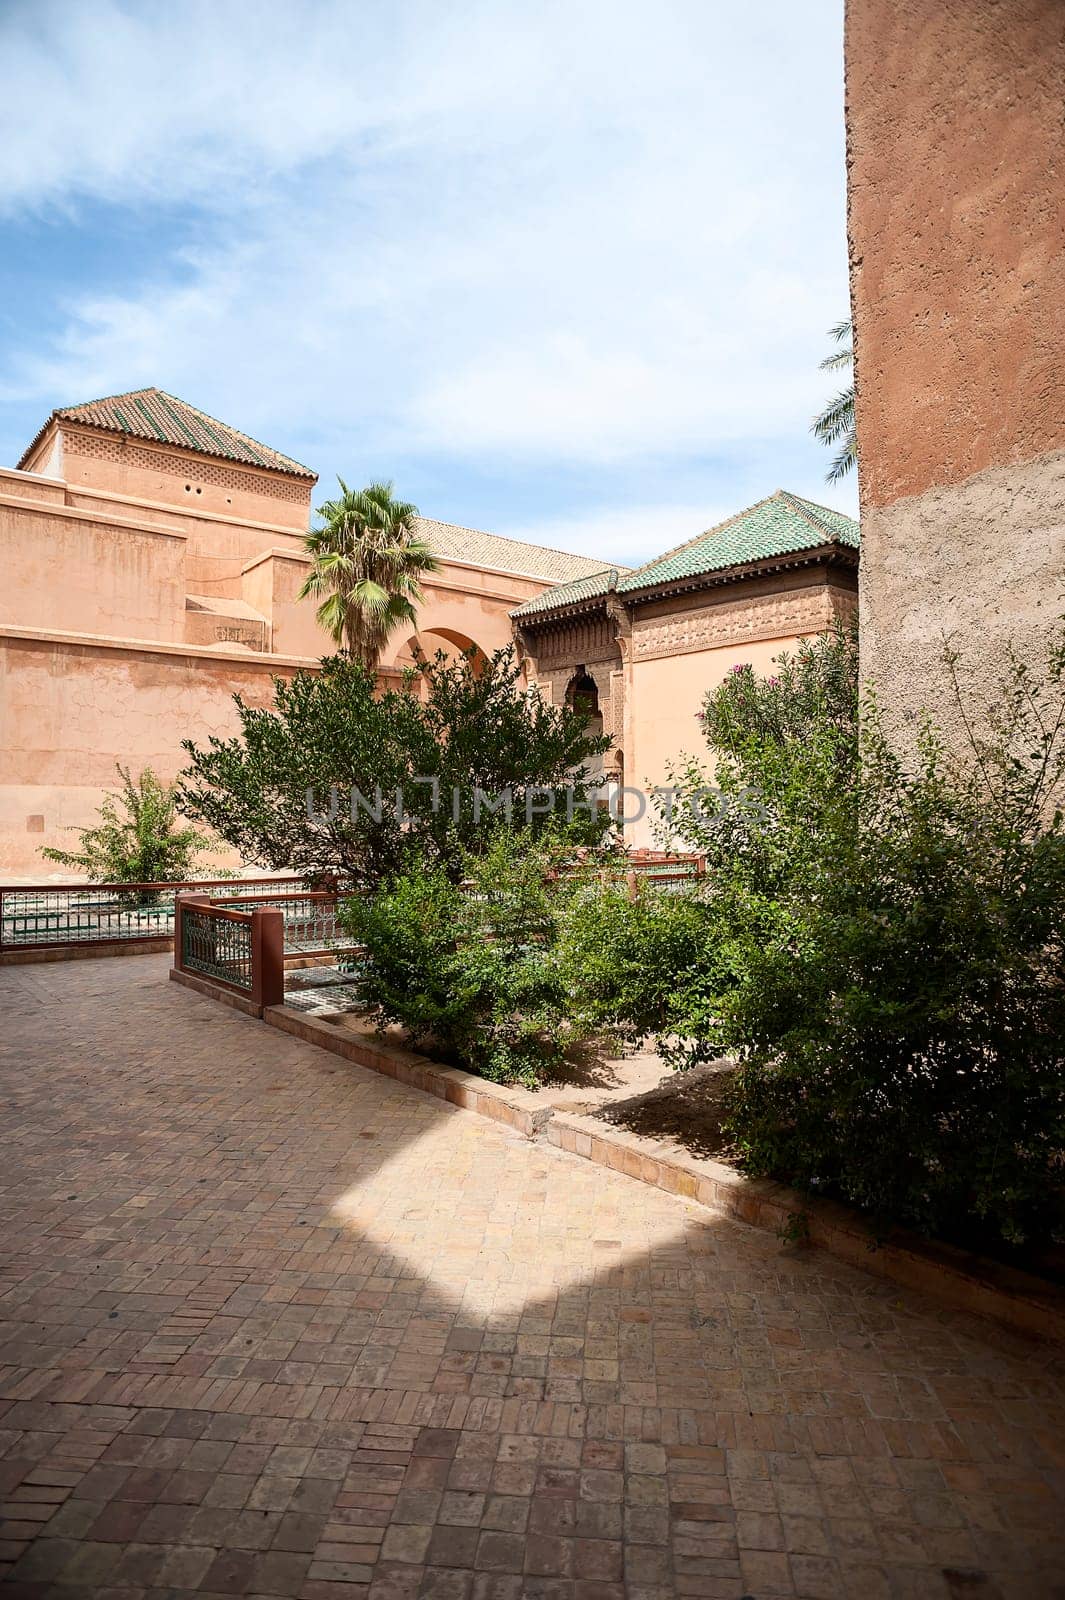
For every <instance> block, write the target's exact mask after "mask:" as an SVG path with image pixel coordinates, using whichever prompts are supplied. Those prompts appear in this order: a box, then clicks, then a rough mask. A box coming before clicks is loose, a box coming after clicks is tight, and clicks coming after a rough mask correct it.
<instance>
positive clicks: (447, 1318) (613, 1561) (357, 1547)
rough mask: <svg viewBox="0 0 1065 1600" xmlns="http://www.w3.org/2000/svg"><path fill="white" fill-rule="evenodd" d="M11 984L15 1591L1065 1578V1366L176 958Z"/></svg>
mask: <svg viewBox="0 0 1065 1600" xmlns="http://www.w3.org/2000/svg"><path fill="white" fill-rule="evenodd" d="M42 974H43V976H42ZM0 1002H2V1003H3V1007H4V1017H5V1027H4V1030H3V1036H2V1040H0V1076H2V1117H3V1130H4V1144H3V1150H4V1162H3V1165H2V1167H0V1512H2V1516H3V1519H4V1520H3V1524H2V1527H0V1574H2V1576H3V1579H4V1581H5V1585H6V1587H5V1593H9V1594H11V1595H12V1596H13V1597H15V1600H17V1597H19V1596H24V1597H27V1600H46V1597H47V1600H53V1597H54V1600H79V1597H84V1596H97V1597H104V1600H137V1597H141V1596H144V1597H148V1596H158V1597H162V1596H169V1597H171V1600H174V1597H182V1596H191V1595H198V1596H207V1597H210V1596H231V1595H250V1596H261V1597H267V1596H278V1597H285V1596H288V1597H295V1600H363V1597H366V1600H414V1597H421V1596H436V1597H441V1600H443V1597H447V1600H521V1597H525V1596H529V1597H541V1600H621V1597H626V1596H627V1597H631V1600H667V1597H670V1596H674V1595H694V1596H710V1597H714V1596H717V1597H724V1600H740V1597H741V1596H744V1595H749V1596H755V1597H757V1600H775V1597H784V1596H789V1597H801V1600H836V1597H841V1600H849V1597H850V1596H859V1597H860V1600H906V1597H914V1600H917V1597H920V1600H925V1597H928V1596H931V1597H936V1596H941V1597H944V1600H948V1597H959V1596H971V1597H976V1600H1029V1597H1039V1600H1042V1597H1047V1596H1054V1595H1059V1596H1060V1595H1065V1459H1063V1458H1065V1426H1063V1424H1065V1405H1063V1384H1062V1370H1061V1366H1060V1362H1059V1359H1058V1358H1057V1357H1056V1356H1055V1354H1054V1352H1052V1351H1051V1350H1049V1349H1048V1348H1044V1347H1039V1346H1037V1345H1034V1344H1028V1343H1025V1342H1023V1341H1021V1340H1019V1339H1017V1338H1013V1337H1011V1336H1008V1335H1006V1334H1004V1333H999V1332H996V1331H995V1330H994V1329H992V1328H991V1327H990V1326H989V1325H984V1324H981V1323H979V1322H978V1321H976V1320H974V1319H967V1318H963V1317H959V1316H956V1315H950V1314H946V1313H943V1312H940V1311H937V1310H936V1309H935V1308H934V1307H932V1306H930V1305H928V1304H927V1303H924V1302H922V1301H920V1300H918V1299H916V1298H915V1297H909V1296H906V1295H904V1294H901V1293H900V1291H899V1290H898V1289H896V1288H893V1287H891V1286H889V1285H885V1284H883V1283H881V1282H879V1281H877V1280H874V1279H872V1278H867V1277H866V1276H865V1275H863V1274H862V1273H860V1272H857V1271H852V1270H850V1269H848V1268H846V1267H844V1266H842V1265H840V1264H838V1263H836V1262H833V1261H832V1260H831V1259H830V1258H828V1257H826V1256H823V1255H821V1254H819V1253H817V1252H813V1251H810V1252H799V1253H792V1252H787V1251H784V1250H782V1249H781V1247H780V1246H779V1244H778V1243H777V1241H775V1240H774V1239H772V1238H770V1237H768V1236H766V1235H765V1234H760V1233H757V1232H755V1231H754V1230H750V1229H746V1228H744V1227H742V1226H740V1225H738V1224H736V1223H732V1222H729V1221H726V1220H724V1219H721V1218H717V1217H715V1216H713V1215H712V1214H710V1213H707V1212H705V1211H702V1210H700V1209H699V1208H697V1207H694V1206H691V1205H689V1204H687V1203H685V1202H683V1201H680V1200H677V1199H674V1198H672V1197H670V1196H668V1195H665V1194H662V1193H660V1192H659V1191H657V1190H654V1189H650V1188H647V1187H645V1186H643V1185H641V1184H638V1183H635V1182H632V1181H630V1180H628V1179H626V1178H624V1177H621V1176H619V1175H617V1174H614V1173H611V1172H609V1171H606V1170H604V1169H602V1168H599V1167H595V1166H592V1165H591V1164H589V1163H584V1162H581V1161H578V1160H577V1159H575V1158H571V1157H569V1156H566V1155H563V1154H561V1153H559V1152H557V1151H554V1150H552V1149H550V1148H546V1147H541V1146H539V1145H536V1144H531V1143H528V1142H526V1141H524V1140H522V1139H520V1138H517V1137H515V1136H513V1135H511V1134H509V1133H507V1132H506V1131H505V1130H502V1129H500V1128H499V1127H497V1126H495V1125H493V1124H491V1123H489V1122H486V1121H483V1120H481V1119H479V1118H477V1117H475V1116H473V1115H470V1114H467V1113H465V1112H461V1111H456V1110H454V1109H453V1108H451V1107H448V1106H447V1105H445V1104H443V1103H442V1102H440V1101H438V1100H434V1099H430V1098H429V1097H426V1096H422V1095H419V1094H418V1093H416V1092H414V1091H412V1090H408V1089H405V1088H403V1087H401V1086H399V1085H397V1084H395V1083H393V1082H391V1081H388V1080H385V1079H382V1078H379V1077H377V1076H375V1075H374V1074H372V1073H369V1072H364V1071H361V1070H360V1069H358V1068H355V1067H350V1066H347V1065H345V1064H343V1063H341V1062H340V1061H338V1060H337V1059H336V1058H335V1057H332V1056H330V1055H327V1054H324V1053H323V1052H321V1051H318V1050H315V1049H314V1048H313V1047H311V1046H306V1045H303V1044H300V1043H299V1042H298V1041H296V1040H294V1039H292V1038H291V1037H289V1036H287V1035H284V1034H281V1033H279V1032H276V1031H275V1030H272V1029H267V1028H264V1027H262V1025H261V1024H259V1023H257V1022H254V1021H252V1020H250V1019H247V1018H244V1017H240V1016H237V1015H236V1014H234V1013H232V1012H230V1011H229V1010H227V1009H224V1008H222V1007H217V1006H214V1005H213V1004H211V1003H210V1002H208V1001H206V1000H202V999H200V998H199V997H197V996H195V995H192V994H190V993H189V992H188V991H186V990H183V989H178V988H177V987H176V986H174V985H172V984H169V983H167V981H166V963H165V961H164V960H162V959H160V958H158V957H147V958H144V957H137V958H129V959H126V960H121V961H119V960H102V961H93V962H76V963H70V964H66V965H57V966H53V967H49V968H47V969H45V968H36V969H21V970H20V969H18V968H14V969H7V970H3V971H0Z"/></svg>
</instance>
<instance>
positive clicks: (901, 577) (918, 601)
mask: <svg viewBox="0 0 1065 1600" xmlns="http://www.w3.org/2000/svg"><path fill="white" fill-rule="evenodd" d="M862 546H863V548H862V583H861V600H860V608H859V625H860V632H861V654H862V673H863V677H865V678H867V679H868V678H871V679H872V680H873V682H874V683H875V684H876V687H877V692H878V695H879V698H880V702H881V705H882V706H883V708H884V710H885V713H886V715H887V719H888V724H889V727H890V728H891V729H892V730H893V731H894V732H896V733H897V734H898V735H899V736H900V737H901V738H902V739H903V742H909V741H910V739H911V738H912V735H913V733H914V732H915V731H916V718H917V715H918V713H919V712H920V711H921V710H922V709H925V708H927V709H928V710H930V711H931V712H932V713H933V714H934V716H935V718H936V720H937V722H938V723H939V725H940V726H941V728H942V729H943V731H944V732H945V733H946V734H947V735H948V737H949V738H950V740H951V742H952V743H954V744H955V745H956V746H957V745H960V743H961V742H962V741H963V740H964V736H965V735H964V727H963V726H962V721H961V717H960V714H959V712H958V710H957V708H956V707H955V706H953V705H952V704H951V700H950V697H949V695H948V694H947V693H946V692H945V691H946V689H947V682H946V677H945V674H944V671H943V668H942V665H941V656H942V652H943V647H944V643H945V641H946V640H948V639H949V640H950V642H951V643H952V644H953V646H954V647H955V648H956V649H957V650H958V651H959V652H960V654H961V663H960V676H961V680H962V684H963V688H964V689H965V692H966V698H967V700H968V702H969V704H970V706H971V707H973V708H975V707H976V706H978V704H979V702H980V700H981V698H983V697H984V696H985V695H986V693H990V692H991V691H992V689H993V686H994V683H995V680H996V677H997V674H998V671H999V669H1000V668H1001V667H1002V666H1003V665H1004V663H1005V661H1006V656H1007V650H1008V647H1009V646H1010V645H1012V646H1013V648H1014V649H1015V650H1016V651H1017V652H1018V654H1019V655H1020V656H1021V657H1022V659H1024V660H1027V661H1029V662H1030V663H1032V665H1033V666H1037V665H1039V664H1041V663H1042V662H1043V660H1044V659H1045V657H1046V653H1047V649H1048V647H1049V644H1050V641H1051V639H1052V638H1053V636H1054V634H1055V631H1056V629H1057V626H1058V623H1059V619H1061V617H1062V616H1063V614H1065V451H1058V452H1056V453H1055V454H1053V455H1050V456H1045V457H1043V459H1042V460H1040V461H1029V462H1026V463H1024V464H1023V465H1022V466H1016V467H996V468H992V469H990V470H988V471H987V472H982V473H978V474H977V475H976V476H975V477H972V478H970V479H969V480H968V481H967V482H966V483H962V484H959V485H956V486H950V487H945V488H938V489H930V490H929V491H928V492H927V493H926V494H922V495H915V496H914V497H913V498H912V499H906V500H898V501H896V502H895V504H894V505H893V506H877V507H873V508H872V509H870V510H867V511H866V513H865V517H864V519H863V522H862Z"/></svg>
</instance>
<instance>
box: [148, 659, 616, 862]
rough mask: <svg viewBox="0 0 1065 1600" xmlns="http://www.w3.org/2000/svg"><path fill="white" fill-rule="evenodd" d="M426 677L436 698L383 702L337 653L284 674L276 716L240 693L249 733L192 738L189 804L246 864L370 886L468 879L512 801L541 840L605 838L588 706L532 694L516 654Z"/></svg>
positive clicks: (434, 669)
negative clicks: (414, 868)
mask: <svg viewBox="0 0 1065 1600" xmlns="http://www.w3.org/2000/svg"><path fill="white" fill-rule="evenodd" d="M419 677H420V679H421V686H422V688H423V689H424V698H419V696H418V695H417V694H415V693H412V692H406V691H399V690H388V691H386V692H385V693H384V694H380V695H379V694H378V693H377V690H376V681H375V678H374V675H373V674H372V673H371V672H369V671H368V670H367V669H366V668H365V667H363V666H362V665H360V664H359V663H358V662H356V661H353V660H352V659H351V658H350V657H348V656H344V655H340V656H334V657H331V658H329V659H327V660H325V661H323V662H322V666H321V671H320V672H317V673H305V672H301V673H297V674H296V676H295V677H294V678H293V679H292V680H291V682H288V683H286V682H285V681H284V680H282V679H276V680H275V685H274V705H273V706H272V707H271V708H269V709H267V710H257V709H255V708H253V707H251V706H248V705H246V704H245V703H244V702H243V701H242V700H241V698H240V696H239V695H238V696H236V697H235V698H236V704H237V711H238V714H239V717H240V723H241V732H240V734H239V735H238V736H237V737H235V738H232V739H214V738H212V739H211V740H210V741H209V743H208V745H207V747H206V748H203V749H201V748H198V747H197V746H196V745H195V744H194V743H193V742H192V741H191V740H187V741H186V742H185V749H186V750H187V751H188V752H189V755H190V758H191V761H190V765H189V767H188V768H187V769H186V771H185V772H184V773H183V774H182V784H181V789H180V794H179V800H180V804H181V806H182V809H183V810H184V811H185V812H186V813H187V814H188V815H189V816H191V817H194V818H198V819H201V820H203V821H204V822H207V823H209V824H210V825H211V827H213V828H214V829H215V830H216V832H217V833H219V834H220V835H221V837H222V838H223V839H226V840H227V841H228V842H229V843H230V844H231V845H233V847H234V848H235V849H236V850H238V851H239V853H240V855H241V858H242V859H243V860H245V861H248V862H257V863H259V864H260V865H262V866H265V867H269V868H271V869H274V870H284V871H289V872H298V873H300V874H302V875H303V876H304V877H306V878H309V879H310V880H312V881H313V880H315V879H321V878H323V877H328V876H330V875H332V876H336V877H339V878H341V879H343V880H345V881H347V882H352V883H355V884H360V885H375V884H377V883H380V882H382V881H386V880H387V879H389V878H392V877H394V876H395V875H396V874H398V873H402V872H403V870H404V867H405V865H406V863H407V862H408V860H409V861H411V862H421V863H424V864H425V865H427V866H428V867H430V868H434V867H436V866H440V867H441V868H442V869H443V871H444V872H445V874H446V876H448V877H449V878H450V879H452V881H457V880H458V878H459V877H460V876H461V874H462V873H463V871H465V861H466V857H467V855H468V854H469V853H470V852H471V851H473V852H477V851H479V850H480V849H481V848H482V846H483V844H484V842H485V841H487V840H489V839H490V838H491V837H492V835H493V832H494V830H495V826H496V825H497V824H498V817H499V815H500V813H496V814H495V816H494V818H493V814H492V812H491V810H490V804H491V803H493V802H497V801H498V800H499V797H500V796H505V795H507V794H509V796H510V800H511V809H512V817H513V823H514V826H515V828H517V829H524V828H526V827H527V830H528V833H529V835H530V837H533V836H536V835H537V834H539V833H541V832H542V831H543V830H544V829H545V828H547V827H549V826H554V827H557V826H559V825H560V824H561V825H563V826H565V827H566V831H567V832H568V834H569V836H570V837H571V838H572V839H573V840H574V841H575V842H576V841H590V842H594V841H595V840H597V839H598V838H600V836H601V835H602V834H603V832H604V830H605V828H606V827H607V826H608V825H609V819H608V818H604V817H602V816H600V815H598V814H597V813H596V812H595V808H594V806H592V805H591V804H590V803H589V799H590V795H591V789H590V785H589V783H588V773H587V768H586V763H587V762H588V761H589V759H590V758H591V757H592V756H594V755H597V754H601V753H602V752H603V751H604V750H605V749H606V748H607V746H608V745H609V743H610V741H609V739H608V738H602V737H592V736H589V734H588V732H587V727H588V719H587V716H586V715H585V714H584V713H582V712H579V711H574V710H571V709H570V708H569V707H566V706H560V707H554V706H549V705H546V704H545V703H544V701H543V700H542V699H541V698H540V697H539V696H538V695H535V694H526V693H523V692H522V690H521V687H520V671H519V668H518V665H517V663H516V661H515V657H514V652H513V650H509V649H508V650H500V651H497V652H496V654H495V655H494V656H493V657H492V659H491V660H490V661H488V662H482V663H477V662H474V661H473V660H472V659H471V658H464V659H462V660H461V661H459V662H457V663H454V664H450V665H449V664H448V663H447V662H446V661H445V659H444V657H443V655H440V656H438V657H437V658H436V659H435V660H434V661H431V662H427V663H425V664H424V666H423V667H422V668H420V669H418V670H417V671H416V672H414V673H413V674H412V678H413V679H418V678H419ZM410 687H413V685H411V686H410ZM569 784H572V785H573V788H572V800H571V801H569V804H567V798H568V797H567V785H569ZM477 791H480V794H481V795H482V796H484V797H486V799H484V800H481V801H479V800H478V799H477ZM397 792H401V794H402V807H401V808H400V807H397V805H396V795H397ZM456 793H457V794H458V796H459V802H458V803H457V804H456V803H455V802H454V799H453V797H454V796H455V794H456ZM585 807H587V809H585Z"/></svg>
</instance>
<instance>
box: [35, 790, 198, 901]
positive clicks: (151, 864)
mask: <svg viewBox="0 0 1065 1600" xmlns="http://www.w3.org/2000/svg"><path fill="white" fill-rule="evenodd" d="M116 769H117V771H118V775H119V777H120V778H121V780H122V787H121V789H120V790H119V791H118V793H117V794H109V795H107V796H106V797H105V799H104V801H103V804H102V805H101V806H100V808H99V811H98V813H97V814H98V816H99V818H100V820H99V822H98V823H97V824H96V826H95V827H93V828H81V829H77V830H75V831H77V832H80V834H81V849H80V850H57V849H56V848H55V847H54V846H53V845H46V846H45V847H44V848H43V849H42V851H41V854H42V855H43V856H45V857H47V859H48V860H49V861H58V862H60V863H61V864H62V865H63V866H64V867H75V868H77V870H78V871H79V872H84V873H85V875H86V876H87V877H88V878H89V879H90V880H91V881H92V882H93V883H173V882H179V883H180V882H182V881H183V880H185V879H187V878H190V877H191V876H192V873H193V871H194V868H195V864H196V859H197V857H198V856H199V855H200V854H201V852H202V851H203V850H205V849H206V848H207V847H208V846H209V845H210V843H211V840H210V838H209V837H208V835H207V834H205V833H200V832H199V831H198V830H197V829H196V828H182V827H179V826H178V816H177V803H176V798H175V793H176V786H175V785H173V784H165V783H160V781H159V779H158V778H157V777H156V775H155V773H154V772H153V771H152V769H151V767H145V768H144V771H143V772H142V773H141V774H140V776H139V777H138V778H136V779H134V778H133V777H132V775H131V773H130V770H129V768H128V767H123V766H121V765H120V764H118V763H116Z"/></svg>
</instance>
